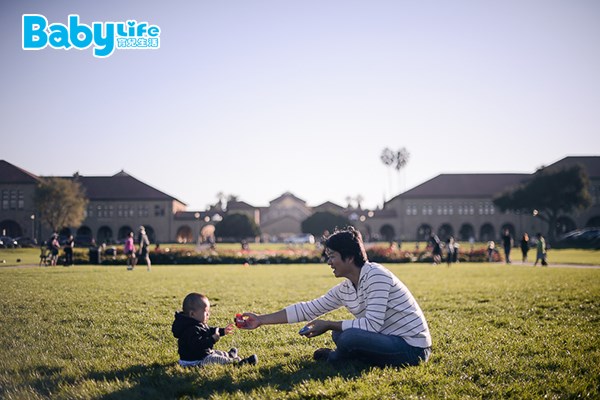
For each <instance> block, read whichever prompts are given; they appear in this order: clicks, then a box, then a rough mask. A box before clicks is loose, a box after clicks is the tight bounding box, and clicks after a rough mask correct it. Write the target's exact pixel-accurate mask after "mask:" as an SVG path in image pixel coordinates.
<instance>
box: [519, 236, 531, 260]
mask: <svg viewBox="0 0 600 400" xmlns="http://www.w3.org/2000/svg"><path fill="white" fill-rule="evenodd" d="M521 253H522V254H523V262H527V253H529V235H528V234H527V232H525V233H524V234H523V237H522V238H521Z"/></svg>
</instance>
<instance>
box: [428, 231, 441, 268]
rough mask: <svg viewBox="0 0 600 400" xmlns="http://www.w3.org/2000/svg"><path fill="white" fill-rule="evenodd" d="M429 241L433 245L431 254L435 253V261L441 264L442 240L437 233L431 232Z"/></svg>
mask: <svg viewBox="0 0 600 400" xmlns="http://www.w3.org/2000/svg"><path fill="white" fill-rule="evenodd" d="M429 241H430V242H431V246H432V250H431V254H432V255H433V263H434V264H439V263H441V262H442V242H441V241H440V238H439V237H438V236H437V235H436V234H435V233H432V234H431V236H430V238H429Z"/></svg>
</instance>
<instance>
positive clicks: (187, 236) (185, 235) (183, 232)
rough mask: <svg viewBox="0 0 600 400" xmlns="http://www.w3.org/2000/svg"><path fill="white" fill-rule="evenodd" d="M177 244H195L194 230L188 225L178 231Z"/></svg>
mask: <svg viewBox="0 0 600 400" xmlns="http://www.w3.org/2000/svg"><path fill="white" fill-rule="evenodd" d="M176 239H177V243H193V242H194V233H193V232H192V228H190V227H189V226H187V225H184V226H181V227H179V229H177V238H176Z"/></svg>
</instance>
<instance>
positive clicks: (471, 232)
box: [458, 224, 475, 242]
mask: <svg viewBox="0 0 600 400" xmlns="http://www.w3.org/2000/svg"><path fill="white" fill-rule="evenodd" d="M458 236H459V240H461V241H463V242H466V241H470V240H471V238H473V239H474V238H475V228H473V225H471V224H462V226H461V227H460V230H459V231H458Z"/></svg>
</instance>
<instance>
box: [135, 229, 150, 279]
mask: <svg viewBox="0 0 600 400" xmlns="http://www.w3.org/2000/svg"><path fill="white" fill-rule="evenodd" d="M138 243H139V245H140V248H139V250H138V256H139V257H140V259H145V260H146V265H147V268H148V272H150V269H151V267H152V264H151V263H150V240H149V239H148V235H146V228H144V227H143V226H140V232H139V234H138Z"/></svg>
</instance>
